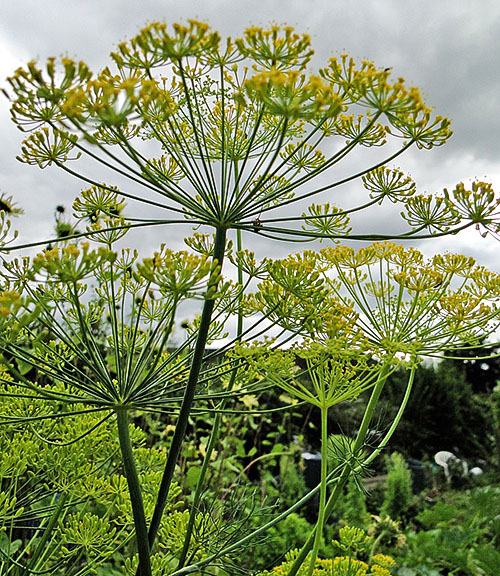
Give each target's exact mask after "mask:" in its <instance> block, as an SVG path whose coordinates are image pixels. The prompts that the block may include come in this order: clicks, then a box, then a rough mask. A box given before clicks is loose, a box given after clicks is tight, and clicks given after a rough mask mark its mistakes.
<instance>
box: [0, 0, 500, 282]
mask: <svg viewBox="0 0 500 576" xmlns="http://www.w3.org/2000/svg"><path fill="white" fill-rule="evenodd" d="M187 18H196V19H200V20H205V21H207V22H208V23H209V24H210V25H211V26H212V27H213V28H214V29H217V30H218V31H219V32H220V33H221V34H222V35H223V36H226V35H231V36H232V37H238V36H239V35H240V34H241V32H242V31H243V30H244V28H245V27H247V26H248V25H251V24H257V25H266V24H269V23H278V24H281V23H286V24H288V25H291V26H294V27H295V28H296V29H297V31H299V32H305V33H308V34H309V35H310V36H311V38H312V43H313V48H314V49H315V52H316V55H315V61H314V62H315V63H317V65H318V66H321V65H323V64H324V63H326V61H327V59H328V58H329V56H330V55H335V54H337V55H338V54H340V53H343V52H348V53H349V54H350V55H352V56H353V57H354V58H356V59H369V60H373V61H374V62H375V63H376V64H377V65H378V66H380V67H383V68H385V67H392V69H393V73H394V74H395V75H396V76H403V77H405V78H406V80H407V83H408V84H410V85H416V86H418V87H419V88H420V89H421V91H422V93H423V94H424V95H425V99H426V101H427V103H428V104H430V105H432V106H434V107H435V108H436V110H437V112H438V113H440V114H443V115H447V116H448V117H450V118H451V119H452V121H453V130H454V136H453V137H452V138H451V140H450V141H449V143H448V144H447V145H446V146H444V147H441V148H436V149H434V150H431V151H420V152H417V151H415V152H410V153H409V154H407V155H406V156H405V157H402V158H401V161H400V164H399V165H400V167H401V168H402V169H403V170H404V171H407V172H409V173H411V175H412V177H413V178H414V179H415V181H416V182H417V185H418V189H419V191H420V192H422V193H423V192H428V193H430V192H436V191H440V190H442V189H443V188H444V187H448V188H453V187H454V185H455V184H456V183H457V182H460V181H470V179H473V178H480V179H483V180H486V181H488V182H492V183H493V184H494V185H495V188H496V190H497V191H498V193H500V143H499V135H500V3H499V2H498V0H461V1H460V2H457V1H456V0H439V1H436V0H406V1H404V2H402V1H401V0H349V1H346V0H335V1H334V0H265V1H262V0H260V1H259V0H249V1H247V0H203V1H201V0H200V1H194V0H177V1H173V0H142V1H141V2H138V1H137V0H85V1H80V2H78V1H76V0H64V1H63V0H46V1H42V0H15V1H14V0H12V1H8V2H7V1H6V2H2V6H1V7H0V86H5V85H6V83H5V82H4V81H3V79H4V78H5V77H6V76H8V75H9V74H10V73H12V71H13V70H14V69H15V68H16V67H17V66H20V65H22V64H24V63H26V62H27V61H28V60H31V59H34V58H38V59H40V60H42V61H43V60H45V59H46V58H47V57H48V56H59V55H61V54H66V55H68V56H70V57H74V58H78V59H82V60H84V61H86V62H87V63H88V64H89V65H90V66H91V67H92V68H94V69H98V68H99V67H102V66H104V65H106V64H107V63H108V59H107V56H108V54H109V52H110V51H111V50H112V49H113V48H114V46H115V45H116V43H117V42H119V41H121V40H124V39H126V38H130V37H131V36H133V35H135V34H136V32H137V31H138V29H139V28H140V27H142V26H143V25H144V24H146V23H148V22H151V21H154V20H164V21H167V23H168V22H171V23H172V22H177V21H179V22H180V21H185V20H186V19H187ZM21 138H22V135H21V133H20V132H19V131H17V130H16V129H15V127H14V126H13V125H12V124H11V122H10V120H9V107H8V102H7V100H6V99H3V98H2V99H0V147H1V151H2V154H1V157H0V190H1V191H2V192H3V193H5V194H8V195H13V196H14V197H15V199H16V200H17V201H18V202H19V203H20V204H21V205H22V206H23V208H24V210H25V215H24V217H23V221H22V224H20V226H21V229H22V233H23V239H24V240H36V239H40V238H44V237H46V236H47V235H48V234H49V233H50V231H51V227H52V219H53V213H54V208H55V206H56V205H57V204H65V205H66V206H68V207H69V206H70V205H71V202H72V199H73V198H74V196H75V195H76V194H78V192H79V190H80V189H81V185H80V183H79V182H77V181H73V180H71V179H70V178H69V177H67V176H65V175H63V174H60V173H59V172H58V171H57V169H47V170H44V171H41V170H39V169H38V168H35V167H31V166H26V165H23V164H20V163H18V162H17V161H16V160H15V156H16V154H17V153H18V152H19V146H20V142H21ZM376 217H377V218H379V219H380V218H382V220H380V221H379V222H376V221H375V222H374V225H373V229H376V224H380V225H381V226H382V227H383V225H384V223H383V217H381V216H380V213H377V216H376ZM420 246H421V247H423V248H424V250H425V251H426V252H429V253H430V252H434V251H437V250H441V251H443V250H450V251H460V252H464V253H467V254H470V255H473V256H475V257H476V258H477V259H478V260H479V261H480V262H481V263H483V264H486V265H488V266H489V267H490V268H492V269H494V270H495V271H497V272H500V259H498V258H497V257H496V256H497V253H498V250H499V248H500V246H499V244H498V242H497V241H495V240H492V239H485V240H483V239H481V238H480V237H479V235H476V234H473V233H470V234H465V235H462V236H459V237H456V238H452V239H446V240H441V241H439V242H438V241H434V242H433V244H432V246H431V245H429V244H427V245H426V246H423V245H422V244H421V245H420Z"/></svg>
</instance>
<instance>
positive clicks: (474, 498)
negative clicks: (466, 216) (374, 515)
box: [398, 486, 500, 576]
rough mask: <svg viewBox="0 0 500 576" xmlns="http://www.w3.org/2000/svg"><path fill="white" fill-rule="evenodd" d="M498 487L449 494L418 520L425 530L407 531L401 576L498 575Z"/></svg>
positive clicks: (424, 512)
mask: <svg viewBox="0 0 500 576" xmlns="http://www.w3.org/2000/svg"><path fill="white" fill-rule="evenodd" d="M499 518H500V489H499V488H498V486H487V487H482V488H475V489H473V490H468V491H465V492H454V491H453V492H449V493H448V494H445V495H444V496H443V498H442V499H440V500H439V501H438V502H436V503H435V504H434V505H432V506H431V507H430V508H428V509H425V510H424V511H423V512H421V513H420V514H419V515H418V516H417V520H418V521H419V523H421V525H422V527H423V529H422V530H421V531H419V532H417V533H415V532H408V533H407V546H408V548H407V552H406V554H405V555H404V557H401V564H402V565H403V566H404V567H405V569H404V570H403V569H400V571H399V572H398V574H401V576H413V575H416V574H420V573H423V574H427V573H428V574H432V575H440V576H441V575H443V576H444V575H445V574H449V573H450V572H457V573H460V574H464V575H466V576H479V575H482V576H483V575H484V576H495V575H496V574H497V573H498V562H499V561H500V553H499V552H498V549H499V544H500V521H499Z"/></svg>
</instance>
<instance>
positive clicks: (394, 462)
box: [380, 452, 413, 520]
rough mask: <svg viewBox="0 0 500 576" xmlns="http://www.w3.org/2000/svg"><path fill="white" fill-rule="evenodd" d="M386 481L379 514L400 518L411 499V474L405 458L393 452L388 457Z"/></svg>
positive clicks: (394, 518) (405, 511)
mask: <svg viewBox="0 0 500 576" xmlns="http://www.w3.org/2000/svg"><path fill="white" fill-rule="evenodd" d="M387 464H388V471H387V482H386V485H385V494H384V502H383V504H382V509H381V510H380V514H381V515H383V516H389V517H390V518H392V519H393V520H400V519H401V518H402V517H404V515H405V514H406V513H407V512H408V509H409V508H410V506H411V503H412V500H413V493H412V489H411V474H410V470H409V468H408V466H407V464H406V462H405V459H404V458H403V456H402V455H401V454H399V453H398V452H393V453H392V454H391V456H390V459H388V462H387Z"/></svg>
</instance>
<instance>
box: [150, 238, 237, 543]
mask: <svg viewBox="0 0 500 576" xmlns="http://www.w3.org/2000/svg"><path fill="white" fill-rule="evenodd" d="M225 247H226V229H225V228H218V229H217V231H216V234H215V242H214V253H213V261H214V262H217V264H218V265H219V266H220V267H221V268H222V263H223V261H224V251H225ZM216 288H217V286H214V285H209V286H208V289H207V290H208V291H209V292H210V291H212V290H214V291H215V289H216ZM214 305H215V300H214V299H210V300H205V304H204V305H203V311H202V314H201V320H200V326H199V328H198V336H197V339H196V345H195V348H194V354H193V360H192V363H191V369H190V371H189V376H188V380H187V383H186V389H185V390H184V397H183V399H182V405H181V409H180V411H179V417H178V419H177V424H176V426H175V432H174V436H173V438H172V444H171V445H170V451H169V453H168V457H167V462H166V464H165V470H164V472H163V477H162V480H161V484H160V488H159V490H158V496H157V499H156V505H155V509H154V512H153V517H152V519H151V525H150V526H149V546H150V547H151V548H152V547H153V544H154V541H155V539H156V535H157V533H158V529H159V527H160V522H161V518H162V515H163V511H164V510H165V506H166V504H167V497H168V492H169V489H170V484H171V483H172V478H173V476H174V471H175V466H176V464H177V460H178V458H179V454H180V452H181V447H182V443H183V441H184V437H185V435H186V429H187V425H188V421H189V414H190V413H191V408H192V406H193V401H194V396H195V391H196V386H197V384H198V377H199V375H200V371H201V366H202V362H203V356H204V354H205V348H206V344H207V339H208V332H209V329H210V324H211V322H212V313H213V310H214Z"/></svg>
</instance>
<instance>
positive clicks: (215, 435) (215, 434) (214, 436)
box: [177, 172, 243, 570]
mask: <svg viewBox="0 0 500 576" xmlns="http://www.w3.org/2000/svg"><path fill="white" fill-rule="evenodd" d="M236 173H237V172H236ZM236 241H237V249H238V250H241V249H242V245H241V230H238V231H237V232H236ZM238 283H239V285H240V286H243V271H242V269H241V266H238ZM239 300H240V302H241V296H240V298H239ZM242 333H243V314H242V311H241V306H240V307H239V308H238V326H237V338H238V339H240V337H241V334H242ZM237 373H238V367H237V366H235V368H234V369H233V371H232V372H231V376H230V378H229V384H228V387H227V390H228V392H230V391H231V390H232V389H233V386H234V383H235V381H236V375H237ZM226 404H227V398H225V399H224V400H222V402H221V406H220V407H221V412H218V413H217V414H216V416H215V419H214V423H213V426H212V431H211V433H210V439H209V441H208V445H207V448H206V452H205V457H204V458H203V464H202V466H201V470H200V476H199V478H198V482H197V483H196V490H195V493H194V499H193V504H192V507H191V512H190V514H189V522H188V525H187V528H186V535H185V537H184V544H183V546H182V551H181V557H180V559H179V564H178V566H177V570H180V569H181V568H182V567H183V566H184V564H185V562H186V558H187V553H188V551H189V546H190V544H191V535H192V533H193V528H194V524H195V521H196V514H197V512H198V508H199V504H200V500H201V495H202V493H203V485H204V482H205V477H206V474H207V470H208V465H209V464H210V459H211V457H212V452H213V451H214V449H215V445H216V443H217V441H218V439H219V434H220V426H221V422H222V415H223V412H222V410H224V408H225V406H226Z"/></svg>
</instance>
